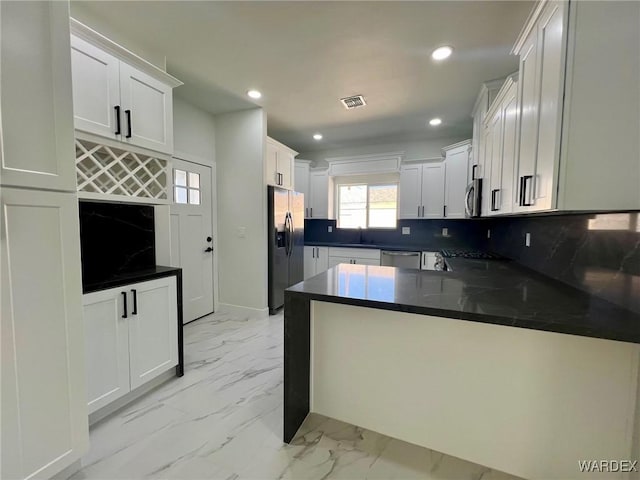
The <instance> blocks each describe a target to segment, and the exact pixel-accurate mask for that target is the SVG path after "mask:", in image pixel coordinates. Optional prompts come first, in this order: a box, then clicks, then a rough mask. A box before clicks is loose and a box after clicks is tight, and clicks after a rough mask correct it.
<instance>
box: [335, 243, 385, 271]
mask: <svg viewBox="0 0 640 480" xmlns="http://www.w3.org/2000/svg"><path fill="white" fill-rule="evenodd" d="M340 263H351V264H354V265H380V250H377V249H371V248H343V247H330V248H329V268H331V267H335V266H336V265H338V264H340Z"/></svg>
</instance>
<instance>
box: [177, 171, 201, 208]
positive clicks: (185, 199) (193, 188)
mask: <svg viewBox="0 0 640 480" xmlns="http://www.w3.org/2000/svg"><path fill="white" fill-rule="evenodd" d="M173 201H174V202H175V203H183V204H190V205H200V174H199V173H193V172H187V171H186V170H179V169H177V168H175V169H174V170H173Z"/></svg>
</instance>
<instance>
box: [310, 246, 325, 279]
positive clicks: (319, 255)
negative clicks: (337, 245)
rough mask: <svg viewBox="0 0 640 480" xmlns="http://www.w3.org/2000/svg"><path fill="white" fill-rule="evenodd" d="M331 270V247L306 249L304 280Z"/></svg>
mask: <svg viewBox="0 0 640 480" xmlns="http://www.w3.org/2000/svg"><path fill="white" fill-rule="evenodd" d="M328 269H329V247H309V246H306V247H304V279H305V280H306V279H307V278H311V277H314V276H315V275H318V274H319V273H322V272H324V271H326V270H328Z"/></svg>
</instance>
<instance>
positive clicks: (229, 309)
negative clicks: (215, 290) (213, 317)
mask: <svg viewBox="0 0 640 480" xmlns="http://www.w3.org/2000/svg"><path fill="white" fill-rule="evenodd" d="M218 308H219V310H217V311H218V312H224V313H232V314H234V315H247V316H249V317H250V318H267V317H268V316H269V309H268V308H251V307H243V306H240V305H232V304H230V303H222V302H220V303H219V304H218Z"/></svg>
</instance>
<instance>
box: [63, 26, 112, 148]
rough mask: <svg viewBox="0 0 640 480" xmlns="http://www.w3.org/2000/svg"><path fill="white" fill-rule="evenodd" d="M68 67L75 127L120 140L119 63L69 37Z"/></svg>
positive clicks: (98, 50)
mask: <svg viewBox="0 0 640 480" xmlns="http://www.w3.org/2000/svg"><path fill="white" fill-rule="evenodd" d="M71 65H72V70H71V71H72V74H73V87H74V88H73V115H74V118H75V127H76V128H77V129H78V130H82V131H85V132H91V133H95V134H97V135H100V136H102V137H107V138H113V139H119V137H120V135H121V133H122V105H121V104H120V60H118V59H117V58H116V57H114V56H113V55H110V54H108V53H107V52H105V51H104V50H100V49H99V48H98V47H94V46H93V45H91V44H90V43H88V42H85V41H84V40H82V39H81V38H78V37H75V36H72V37H71Z"/></svg>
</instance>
